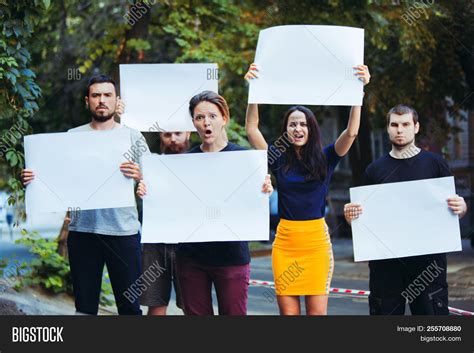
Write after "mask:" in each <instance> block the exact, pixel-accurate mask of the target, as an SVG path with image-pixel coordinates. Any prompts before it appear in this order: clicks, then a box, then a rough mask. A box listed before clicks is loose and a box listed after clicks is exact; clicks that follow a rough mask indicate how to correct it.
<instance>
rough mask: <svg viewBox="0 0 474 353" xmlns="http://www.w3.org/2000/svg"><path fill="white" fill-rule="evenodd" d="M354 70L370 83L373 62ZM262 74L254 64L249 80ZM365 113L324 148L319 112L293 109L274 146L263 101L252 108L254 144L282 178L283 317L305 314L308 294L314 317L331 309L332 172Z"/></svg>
mask: <svg viewBox="0 0 474 353" xmlns="http://www.w3.org/2000/svg"><path fill="white" fill-rule="evenodd" d="M354 69H355V70H356V73H355V75H357V76H358V77H359V79H360V80H361V81H363V82H364V84H367V83H368V82H369V79H370V74H369V70H368V68H367V66H365V65H359V66H356V67H354ZM257 77H258V69H257V67H256V65H255V64H252V65H251V66H250V69H249V71H248V72H247V74H246V75H245V78H246V79H247V80H251V79H256V78H257ZM360 113H361V107H352V109H351V112H350V116H349V122H348V124H347V128H346V129H345V130H344V131H343V132H342V133H341V135H340V136H339V138H338V139H337V140H336V141H335V142H334V143H333V144H330V145H329V146H326V147H325V148H323V146H322V144H321V132H320V129H319V125H318V122H317V120H316V117H315V116H314V114H313V112H312V111H311V110H309V109H308V108H306V107H303V106H294V107H291V108H290V109H289V110H288V111H287V112H286V114H285V116H284V121H283V128H282V134H281V136H280V137H279V138H278V139H277V140H276V141H275V143H274V144H273V145H271V146H270V147H268V145H267V143H266V141H265V138H264V137H263V135H262V133H261V132H260V130H259V128H258V121H259V118H258V105H257V104H249V106H248V108H247V117H246V123H245V128H246V130H247V136H248V138H249V141H250V144H251V145H252V147H254V148H256V149H263V150H268V165H269V168H270V170H271V171H272V172H273V174H274V175H275V177H276V180H277V188H278V209H279V213H280V218H281V220H280V223H279V224H278V228H277V234H276V237H275V241H274V242H273V250H272V267H273V276H274V279H275V289H276V294H277V301H278V307H279V309H280V313H281V314H282V315H299V314H300V313H301V311H300V296H302V295H303V296H305V305H306V313H307V314H308V315H326V313H327V301H328V294H329V288H330V284H331V278H332V272H333V268H334V261H333V253H332V246H331V240H330V237H329V232H328V229H327V225H326V222H325V221H324V209H325V200H326V196H327V194H328V190H329V182H330V180H331V176H332V173H333V171H334V169H335V168H336V165H337V163H338V162H339V160H340V159H341V157H343V156H344V155H346V154H347V152H348V151H349V149H350V147H351V146H352V143H353V142H354V140H355V138H356V136H357V133H358V130H359V125H360Z"/></svg>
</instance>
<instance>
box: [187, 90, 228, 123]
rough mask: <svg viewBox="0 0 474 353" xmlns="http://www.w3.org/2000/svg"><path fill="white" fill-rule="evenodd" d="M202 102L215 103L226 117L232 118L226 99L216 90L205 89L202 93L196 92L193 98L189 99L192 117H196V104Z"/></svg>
mask: <svg viewBox="0 0 474 353" xmlns="http://www.w3.org/2000/svg"><path fill="white" fill-rule="evenodd" d="M201 102H209V103H212V104H215V105H216V106H217V108H219V111H220V112H221V114H222V115H223V116H224V117H227V119H228V120H229V119H230V112H229V106H228V105H227V102H226V100H225V99H224V97H222V96H220V95H218V94H217V93H216V92H213V91H203V92H201V93H198V94H196V95H195V96H194V97H193V98H191V100H190V101H189V114H191V118H194V109H195V108H196V106H197V105H198V104H199V103H201Z"/></svg>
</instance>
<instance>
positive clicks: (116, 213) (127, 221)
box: [68, 124, 150, 235]
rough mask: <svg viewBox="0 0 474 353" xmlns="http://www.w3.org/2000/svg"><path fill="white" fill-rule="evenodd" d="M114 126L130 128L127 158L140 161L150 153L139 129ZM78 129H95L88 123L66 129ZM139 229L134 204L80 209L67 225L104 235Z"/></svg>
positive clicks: (126, 232)
mask: <svg viewBox="0 0 474 353" xmlns="http://www.w3.org/2000/svg"><path fill="white" fill-rule="evenodd" d="M116 128H119V129H129V130H130V139H131V148H130V151H128V152H127V158H129V159H131V160H133V161H134V162H136V163H140V160H141V157H142V156H144V155H147V154H150V149H149V148H148V145H147V143H146V140H145V137H144V136H143V135H142V133H141V132H140V131H137V130H134V129H130V128H129V127H127V126H124V125H120V124H119V125H117V127H116ZM79 131H95V130H94V129H93V128H92V127H91V126H90V124H86V125H82V126H78V127H76V128H73V129H70V130H68V132H79ZM124 153H125V152H124ZM117 167H118V166H117ZM139 229H140V222H139V221H138V211H137V207H136V205H135V206H134V207H120V208H104V209H99V210H81V211H80V212H78V213H77V214H75V215H73V218H72V220H71V224H70V225H69V230H72V231H76V232H86V233H94V234H104V235H134V234H137V233H138V231H139Z"/></svg>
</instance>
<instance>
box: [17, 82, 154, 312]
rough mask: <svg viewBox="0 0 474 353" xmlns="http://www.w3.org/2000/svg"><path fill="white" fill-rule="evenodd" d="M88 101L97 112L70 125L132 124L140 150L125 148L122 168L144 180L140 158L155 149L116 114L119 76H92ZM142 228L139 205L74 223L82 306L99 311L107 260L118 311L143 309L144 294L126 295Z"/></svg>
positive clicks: (74, 268)
mask: <svg viewBox="0 0 474 353" xmlns="http://www.w3.org/2000/svg"><path fill="white" fill-rule="evenodd" d="M85 101H86V106H87V108H88V109H89V111H90V113H91V118H92V119H91V122H90V123H88V124H86V125H82V126H79V127H76V128H74V129H70V130H69V131H70V132H77V131H95V130H112V129H129V130H130V138H131V146H132V151H133V152H134V153H128V151H124V156H129V161H128V162H125V163H122V164H121V165H120V171H121V172H122V173H123V175H124V176H125V177H127V178H133V179H134V180H136V181H140V179H141V178H142V177H141V172H140V165H139V164H138V163H139V158H140V157H141V156H143V155H144V154H149V153H150V150H149V148H148V146H147V144H146V141H145V138H144V137H143V135H142V134H141V133H140V132H139V131H136V130H133V129H130V128H128V127H126V126H123V125H121V124H119V123H117V122H115V120H114V119H113V118H114V116H115V114H116V109H122V107H121V102H120V98H119V97H118V96H117V92H116V85H115V82H114V81H113V80H112V79H111V78H110V77H108V76H105V75H97V76H93V77H91V79H90V80H89V82H88V85H87V93H86V96H85ZM98 153H100V151H98ZM21 176H22V180H23V184H24V185H25V186H26V185H28V184H29V183H31V182H32V181H33V180H34V172H33V171H32V170H30V169H24V170H23V171H22V174H21ZM139 230H140V223H139V221H138V211H137V207H136V206H134V207H122V208H108V209H97V210H83V211H80V214H79V217H77V219H75V220H74V222H72V223H71V224H70V225H69V236H68V241H67V245H68V253H69V264H70V267H71V275H72V281H73V289H74V296H75V305H76V312H78V313H83V314H90V315H96V314H97V312H98V309H99V298H100V291H101V284H102V273H103V269H104V264H105V265H106V266H107V270H108V273H109V276H110V282H111V284H112V288H113V292H114V297H115V302H116V304H117V309H118V313H119V314H120V315H141V313H142V312H141V310H140V305H139V300H138V298H130V297H129V296H125V295H124V293H125V292H126V291H127V289H129V288H130V286H132V285H134V284H135V283H136V282H137V281H138V278H139V276H140V274H141V258H140V252H141V245H140V234H139Z"/></svg>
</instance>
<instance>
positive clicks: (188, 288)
mask: <svg viewBox="0 0 474 353" xmlns="http://www.w3.org/2000/svg"><path fill="white" fill-rule="evenodd" d="M177 270H178V271H177V272H178V281H179V285H180V288H181V295H182V299H183V306H184V313H185V314H186V315H214V310H213V308H212V284H214V287H215V289H216V295H217V304H218V308H219V315H246V314H247V299H248V287H249V279H250V265H248V264H247V265H239V266H203V265H199V264H198V263H196V262H195V261H194V260H192V259H190V258H186V257H182V256H178V259H177Z"/></svg>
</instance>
